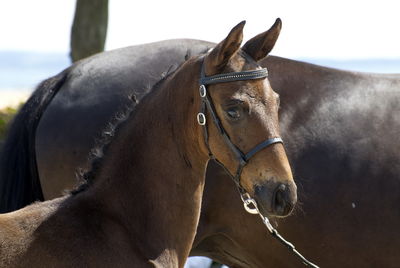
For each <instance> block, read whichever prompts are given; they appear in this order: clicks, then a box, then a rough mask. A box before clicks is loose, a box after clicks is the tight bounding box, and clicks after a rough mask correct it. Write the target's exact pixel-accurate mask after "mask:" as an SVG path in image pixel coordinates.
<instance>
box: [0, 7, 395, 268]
mask: <svg viewBox="0 0 400 268" xmlns="http://www.w3.org/2000/svg"><path fill="white" fill-rule="evenodd" d="M398 3H400V2H398V1H395V0H393V1H390V0H380V1H358V0H336V1H318V0H303V1H289V0H279V1H278V0H275V1H268V0H262V1H258V0H252V1H246V2H245V1H235V0H230V1H225V0H220V1H215V0H214V1H212V0H198V1H189V0H187V1H178V0H169V1H154V0H147V1H129V0H57V1H54V0H36V1H29V0H12V1H11V0H9V1H2V5H1V9H0V139H1V131H2V130H1V129H2V127H4V125H5V123H6V122H8V121H9V119H10V118H11V116H10V114H12V113H13V112H15V107H16V106H18V104H19V103H21V102H23V101H24V100H25V99H26V98H27V96H28V95H29V94H30V93H31V92H32V90H33V89H34V88H35V86H36V85H37V84H38V83H39V82H40V81H41V80H43V79H45V78H48V77H50V76H52V75H55V74H57V73H58V72H60V71H62V70H63V69H64V68H66V67H67V66H69V65H70V64H71V62H72V61H73V60H77V59H79V58H82V57H86V56H88V55H91V54H93V53H97V52H101V51H102V50H103V49H104V50H111V49H115V48H119V47H125V46H130V45H135V44H142V43H148V42H154V41H160V40H163V39H172V38H194V39H203V40H207V41H213V42H218V41H220V40H222V39H223V38H224V37H225V36H226V35H227V34H228V32H229V30H230V29H231V28H232V27H233V26H234V25H236V24H237V23H239V22H240V21H242V20H247V24H246V27H245V40H247V39H249V38H251V37H253V36H254V35H256V34H258V33H260V32H263V31H265V30H266V29H268V28H269V27H270V26H271V25H272V24H273V22H274V21H275V19H276V18H277V17H280V18H281V19H282V21H283V29H282V32H281V36H280V39H279V40H278V42H277V44H276V46H275V49H274V50H273V52H272V54H273V55H276V56H281V57H285V58H291V59H296V60H302V61H307V62H311V63H316V64H319V65H324V66H329V67H334V68H339V69H345V70H352V71H362V72H379V73H400V34H399V26H400V16H399V15H398V12H399V10H400V9H399V6H398V5H399V4H398ZM210 265H211V261H210V260H208V259H201V258H195V259H192V260H191V262H190V263H188V264H187V267H210ZM214 266H215V267H217V264H214Z"/></svg>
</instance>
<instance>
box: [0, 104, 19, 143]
mask: <svg viewBox="0 0 400 268" xmlns="http://www.w3.org/2000/svg"><path fill="white" fill-rule="evenodd" d="M18 109H19V107H17V108H15V107H7V108H5V109H2V110H0V141H2V140H3V139H4V138H5V135H6V131H7V126H8V124H9V123H10V122H11V120H12V119H13V118H14V115H15V114H16V113H17V112H18Z"/></svg>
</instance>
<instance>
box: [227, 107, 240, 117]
mask: <svg viewBox="0 0 400 268" xmlns="http://www.w3.org/2000/svg"><path fill="white" fill-rule="evenodd" d="M226 114H227V115H228V117H229V118H230V119H233V120H237V119H239V118H240V111H239V108H237V107H234V108H229V109H228V110H226Z"/></svg>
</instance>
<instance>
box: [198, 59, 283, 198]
mask: <svg viewBox="0 0 400 268" xmlns="http://www.w3.org/2000/svg"><path fill="white" fill-rule="evenodd" d="M204 68H205V67H204V59H203V63H202V68H201V78H200V88H199V93H200V97H201V107H200V112H199V113H198V114H197V122H198V123H199V125H201V126H203V133H204V140H205V143H206V146H207V149H208V153H209V156H210V158H212V159H214V160H216V161H218V160H217V159H216V158H215V156H214V155H213V153H212V152H211V148H210V145H209V142H208V138H209V135H208V128H207V121H206V116H205V114H206V111H207V110H208V111H209V112H210V114H211V118H212V121H213V122H214V125H215V126H216V127H217V129H218V132H219V134H220V135H221V136H222V138H223V139H224V141H225V143H226V144H227V145H228V147H229V148H230V150H231V151H232V152H233V154H234V155H235V157H236V159H237V160H238V162H239V165H238V168H237V169H236V173H235V175H233V174H232V175H233V176H232V177H233V180H234V182H235V183H236V185H237V186H238V187H239V189H240V190H241V192H243V188H242V186H241V185H240V176H241V174H242V171H243V168H244V166H246V164H247V163H248V162H249V160H250V158H252V157H253V156H254V155H255V154H256V153H258V152H259V151H261V150H263V149H264V148H266V147H268V146H270V145H272V144H275V143H283V141H282V139H281V138H280V137H275V138H271V139H266V140H265V141H263V142H261V143H259V144H257V145H256V146H255V147H254V148H253V149H251V150H250V151H249V152H248V153H246V154H245V153H243V152H242V151H241V150H240V149H239V148H238V147H237V146H236V145H235V144H234V143H233V142H232V141H231V139H230V137H229V135H228V133H227V132H226V130H225V129H224V127H223V125H222V123H221V120H220V119H219V117H218V115H217V113H216V111H215V107H214V104H213V102H212V99H211V96H210V95H209V94H207V93H208V92H207V87H206V86H207V85H211V84H219V83H227V82H233V81H245V80H256V79H264V78H266V77H267V76H268V70H267V69H266V68H263V69H258V70H253V71H242V72H232V73H225V74H217V75H213V76H206V75H205V71H204Z"/></svg>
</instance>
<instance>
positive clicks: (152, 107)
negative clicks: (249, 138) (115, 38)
mask: <svg viewBox="0 0 400 268" xmlns="http://www.w3.org/2000/svg"><path fill="white" fill-rule="evenodd" d="M187 65H189V66H188V68H184V69H185V70H187V71H179V70H178V71H177V72H176V73H175V74H173V75H172V76H170V77H169V78H167V79H166V80H165V81H164V82H163V83H162V84H161V86H160V87H159V88H158V89H157V90H155V91H154V92H153V93H151V94H150V95H149V96H147V97H146V98H145V99H143V101H142V102H141V103H140V104H139V105H138V106H137V108H136V111H135V114H134V116H133V117H131V118H129V119H128V120H127V122H125V123H124V125H123V126H122V127H121V129H120V130H119V131H118V133H117V135H116V137H115V140H114V141H113V142H112V143H111V144H110V146H109V148H108V149H107V152H105V157H104V160H103V166H102V167H101V168H100V171H99V175H98V178H96V182H97V183H95V184H94V185H93V186H92V187H91V188H89V190H88V192H89V193H90V194H88V195H91V196H92V197H94V198H96V199H98V197H99V196H101V199H102V200H104V201H105V204H102V205H103V206H106V207H107V208H108V211H111V212H112V214H113V215H117V217H118V218H119V221H120V222H122V223H123V224H124V225H126V229H127V230H129V231H128V232H129V235H131V237H132V241H134V243H136V244H137V246H139V247H140V248H141V249H142V250H141V251H142V252H146V254H147V256H144V257H146V258H148V259H162V258H167V259H171V258H175V259H176V260H177V262H178V263H179V264H180V265H183V262H184V260H185V258H186V257H187V256H188V254H189V250H190V247H191V245H192V241H193V239H194V235H195V231H196V226H197V223H198V218H199V214H200V205H201V197H202V191H203V185H204V172H205V166H206V162H207V160H208V156H207V153H206V151H205V149H204V148H203V149H200V150H199V148H202V147H204V145H202V144H201V143H202V140H201V139H199V137H201V138H202V136H201V130H200V128H199V126H198V125H197V123H196V120H195V116H196V112H197V110H198V107H199V105H200V104H199V100H198V99H199V98H197V97H196V96H195V93H196V92H197V85H196V83H195V82H193V81H191V82H190V79H191V80H193V77H198V72H199V70H200V67H199V66H197V65H198V64H193V63H192V64H189V63H188V64H187ZM176 85H180V86H176ZM165 255H168V256H165Z"/></svg>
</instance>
